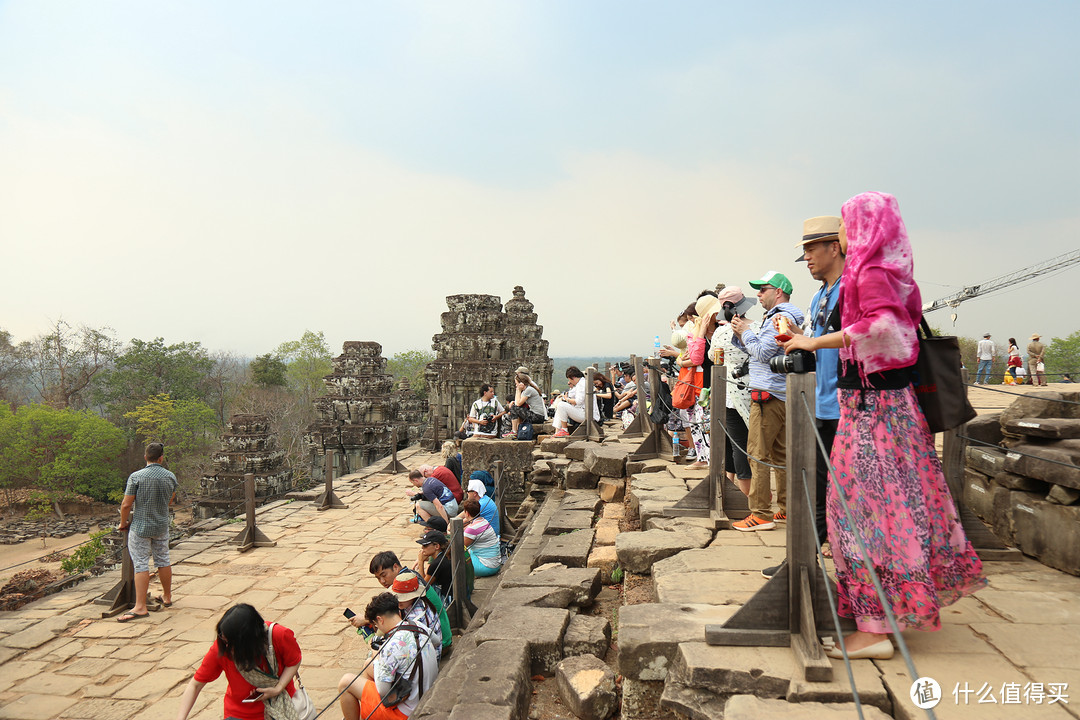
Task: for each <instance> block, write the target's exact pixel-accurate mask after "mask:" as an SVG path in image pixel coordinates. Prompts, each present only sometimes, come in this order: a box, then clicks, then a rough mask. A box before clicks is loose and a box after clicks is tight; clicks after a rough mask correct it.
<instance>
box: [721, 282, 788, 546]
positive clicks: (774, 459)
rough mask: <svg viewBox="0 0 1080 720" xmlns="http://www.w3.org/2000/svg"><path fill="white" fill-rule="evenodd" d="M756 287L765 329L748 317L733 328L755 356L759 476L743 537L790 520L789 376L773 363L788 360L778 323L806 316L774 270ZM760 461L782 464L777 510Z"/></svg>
mask: <svg viewBox="0 0 1080 720" xmlns="http://www.w3.org/2000/svg"><path fill="white" fill-rule="evenodd" d="M750 287H752V288H754V289H755V290H757V291H758V302H760V303H761V307H762V308H764V310H765V317H764V319H763V320H762V322H761V327H760V328H759V330H758V331H757V332H755V331H754V330H753V329H752V328H751V327H750V323H749V322H747V321H746V320H745V319H744V318H741V317H738V316H736V317H733V318H732V319H731V329H732V330H733V331H734V332H735V338H734V339H733V341H732V343H733V344H734V345H735V346H736V347H738V348H741V349H743V350H745V351H746V353H747V354H748V355H749V356H750V399H751V403H750V436H749V438H748V439H747V446H748V447H747V448H746V449H747V451H748V454H749V455H750V456H752V459H751V463H750V466H751V470H752V472H753V477H752V478H751V479H750V514H749V515H747V516H746V518H745V519H743V520H739V521H738V522H735V523H732V527H734V528H735V529H736V530H741V531H742V532H753V531H755V530H772V529H773V528H775V527H776V521H778V520H787V472H786V470H784V469H783V467H784V465H785V463H786V462H787V451H786V447H785V443H786V440H785V437H784V431H785V426H786V412H787V410H786V400H787V392H786V389H787V384H786V380H785V378H784V375H783V374H781V373H774V372H773V371H772V369H771V368H770V367H769V360H771V359H772V358H774V357H776V356H778V355H783V353H784V348H783V347H782V346H781V345H780V344H779V343H777V342H776V335H777V326H776V323H775V322H774V320H777V319H779V318H784V320H785V322H786V323H787V324H789V325H791V326H799V325H802V322H803V318H804V317H805V316H804V315H803V313H802V310H800V309H799V308H798V307H796V306H795V305H792V304H791V302H789V301H790V300H791V292H792V287H791V281H790V280H788V279H787V277H786V276H785V275H784V274H782V273H778V272H776V271H775V270H770V271H769V272H767V273H765V275H764V276H763V277H762V278H761V279H760V280H751V281H750ZM754 459H756V460H759V461H764V462H767V463H769V464H770V465H776V466H778V468H779V469H777V470H776V504H777V506H778V507H779V509H778V510H777V512H776V513H775V514H774V513H773V511H772V483H771V477H770V476H771V473H770V470H771V468H769V467H768V466H766V465H762V464H761V463H760V462H754Z"/></svg>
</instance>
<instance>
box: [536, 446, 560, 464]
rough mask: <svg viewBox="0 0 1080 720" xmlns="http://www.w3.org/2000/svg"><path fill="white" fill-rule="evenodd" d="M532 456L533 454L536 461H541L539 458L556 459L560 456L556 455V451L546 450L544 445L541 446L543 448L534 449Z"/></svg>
mask: <svg viewBox="0 0 1080 720" xmlns="http://www.w3.org/2000/svg"><path fill="white" fill-rule="evenodd" d="M542 444H543V443H541V445H542ZM532 456H533V460H535V461H539V460H554V459H555V458H557V457H559V456H558V455H556V454H555V453H553V452H547V451H545V450H544V449H543V448H542V447H541V448H538V449H536V450H533V454H532Z"/></svg>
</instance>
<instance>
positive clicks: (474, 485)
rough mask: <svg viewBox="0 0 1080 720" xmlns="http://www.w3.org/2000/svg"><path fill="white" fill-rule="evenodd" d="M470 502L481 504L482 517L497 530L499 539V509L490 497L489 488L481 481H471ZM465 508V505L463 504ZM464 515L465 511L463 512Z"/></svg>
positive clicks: (496, 534) (496, 533)
mask: <svg viewBox="0 0 1080 720" xmlns="http://www.w3.org/2000/svg"><path fill="white" fill-rule="evenodd" d="M468 496H469V498H468V499H469V500H475V501H476V502H477V503H479V504H480V516H481V517H483V518H484V519H485V520H487V521H488V524H489V525H491V527H492V528H493V529H494V530H495V536H496V537H499V508H498V506H497V505H496V504H495V501H494V500H492V499H491V498H489V497H488V495H487V488H486V487H485V486H484V483H483V482H482V481H481V480H470V481H469V490H468ZM462 506H463V507H464V503H462ZM462 512H463V513H464V512H465V511H464V510H462Z"/></svg>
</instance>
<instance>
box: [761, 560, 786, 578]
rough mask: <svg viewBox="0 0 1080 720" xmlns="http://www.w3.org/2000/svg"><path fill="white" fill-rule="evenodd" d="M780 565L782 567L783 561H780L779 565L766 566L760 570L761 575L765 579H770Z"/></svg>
mask: <svg viewBox="0 0 1080 720" xmlns="http://www.w3.org/2000/svg"><path fill="white" fill-rule="evenodd" d="M782 567H784V564H783V563H780V564H779V565H773V566H772V567H767V568H765V569H764V570H762V571H761V577H763V578H765V579H766V580H772V576H773V575H775V574H776V573H777V572H778V571H779V570H780V568H782Z"/></svg>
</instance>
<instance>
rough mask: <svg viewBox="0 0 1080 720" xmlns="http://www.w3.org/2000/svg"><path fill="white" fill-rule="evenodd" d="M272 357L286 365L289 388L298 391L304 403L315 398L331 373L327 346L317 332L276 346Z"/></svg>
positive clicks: (330, 360)
mask: <svg viewBox="0 0 1080 720" xmlns="http://www.w3.org/2000/svg"><path fill="white" fill-rule="evenodd" d="M275 354H276V355H277V356H278V357H279V358H281V359H282V360H283V361H284V362H285V365H286V373H287V375H288V377H289V384H290V385H291V386H293V387H295V388H296V389H297V390H299V391H300V392H301V393H302V395H303V397H304V398H305V400H311V399H313V398H315V397H316V396H317V395H318V394H319V393H320V392H321V391H322V389H323V381H322V379H323V377H325V376H327V375H329V374H330V372H331V371H332V370H333V369H334V365H333V361H332V357H333V356H332V355H331V354H330V346H329V345H327V344H326V336H325V335H323V333H322V332H321V331H320V332H317V333H316V332H312V331H310V330H305V331H304V334H303V335H302V336H301V337H300V339H299V340H289V341H288V342H283V343H281V345H278V348H277V351H276V352H275Z"/></svg>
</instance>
